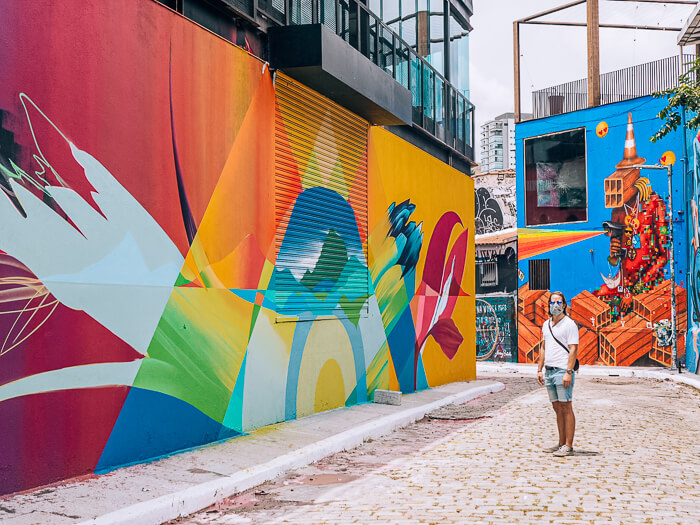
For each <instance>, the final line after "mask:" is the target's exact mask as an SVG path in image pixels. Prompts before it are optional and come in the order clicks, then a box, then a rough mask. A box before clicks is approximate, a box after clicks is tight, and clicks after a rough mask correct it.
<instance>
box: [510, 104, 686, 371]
mask: <svg viewBox="0 0 700 525" xmlns="http://www.w3.org/2000/svg"><path fill="white" fill-rule="evenodd" d="M664 106H665V102H664V101H663V100H656V99H653V98H652V97H643V98H638V99H633V100H629V101H625V102H620V103H616V104H609V105H605V106H600V107H597V108H590V109H586V110H581V111H577V112H572V113H567V114H563V115H557V116H553V117H548V118H544V119H538V120H533V121H528V122H524V123H521V124H518V125H517V126H516V157H517V160H516V172H517V176H516V195H517V210H518V228H519V230H518V250H519V253H518V269H519V272H518V274H519V282H518V284H519V306H518V330H519V361H525V362H527V361H533V360H535V359H536V357H537V348H538V347H537V343H538V341H537V336H538V333H539V330H540V327H541V323H542V322H543V321H544V319H546V304H545V298H544V295H543V292H542V291H541V290H534V289H530V288H531V287H530V284H531V282H530V281H531V276H530V267H531V264H530V263H531V261H533V260H537V259H545V260H549V278H550V282H549V289H551V290H561V291H562V292H563V293H564V294H565V295H566V297H567V299H569V303H570V304H571V306H572V318H574V320H576V321H577V323H578V325H579V326H580V327H581V330H580V332H581V334H580V336H581V347H580V350H579V354H580V356H581V362H582V363H583V364H609V365H623V366H624V365H633V364H635V365H664V364H666V365H667V364H670V355H671V354H670V352H671V350H670V348H669V347H668V346H666V345H667V341H666V342H665V341H663V340H660V339H659V338H658V337H657V335H656V334H657V331H658V330H657V329H658V328H659V323H661V324H663V323H664V322H665V321H667V320H668V319H670V297H671V289H672V288H671V285H670V281H669V279H670V264H669V262H668V261H669V260H670V257H669V255H670V254H669V251H668V249H669V240H668V235H667V230H668V222H665V213H664V212H665V211H666V210H668V204H667V199H668V177H667V172H666V171H665V170H658V171H657V170H638V169H635V168H633V166H635V165H638V164H642V163H643V164H672V165H673V207H674V209H673V218H674V221H673V235H674V247H673V249H674V256H675V269H676V283H677V287H676V294H677V302H678V305H677V311H678V323H677V326H678V334H679V343H678V355H679V357H682V356H683V354H684V353H685V341H684V337H685V333H686V311H687V310H686V302H687V294H686V293H685V286H686V285H687V281H688V280H687V276H686V271H687V253H686V245H687V242H686V235H687V233H686V216H687V212H686V200H687V199H686V196H685V194H684V181H683V171H684V168H683V166H688V164H687V158H684V152H685V151H691V152H692V149H689V150H687V149H686V148H684V144H683V142H684V140H686V139H685V136H684V133H683V131H682V130H678V131H676V132H673V133H671V134H669V135H668V136H666V137H665V138H664V139H662V140H660V141H659V142H657V143H652V142H651V141H650V137H651V136H652V135H653V134H654V133H655V132H656V131H658V129H659V127H660V126H661V123H662V121H661V120H659V119H658V118H657V116H656V115H657V114H658V113H659V111H660V110H661V109H662V108H663V107H664ZM580 128H582V132H583V134H584V135H583V137H585V180H586V187H585V195H584V197H583V199H584V201H587V202H585V204H584V206H583V207H584V208H585V209H584V213H583V214H582V215H581V214H579V217H578V218H579V220H576V221H572V222H566V220H565V219H566V218H571V217H566V218H564V219H561V220H555V221H553V222H556V223H554V224H538V225H536V226H532V225H530V226H528V225H527V223H528V222H529V223H532V222H533V216H532V213H531V215H530V216H529V217H528V216H527V207H528V206H530V209H531V210H532V209H533V202H535V204H536V205H537V206H538V207H539V206H540V205H541V204H545V205H548V204H547V203H543V202H542V201H543V199H542V198H541V195H540V193H539V192H540V190H541V188H542V187H543V185H546V184H547V178H548V175H547V170H548V169H549V170H552V169H557V166H556V165H555V164H556V163H549V164H548V163H539V164H537V165H536V166H534V164H533V163H532V162H530V164H528V166H529V167H527V169H529V170H530V171H529V172H528V173H529V174H528V177H529V179H528V180H530V181H532V180H533V177H534V178H535V182H534V183H533V182H531V184H530V186H528V187H529V188H530V189H531V192H530V197H526V191H525V190H526V184H525V182H526V158H525V157H526V155H525V149H526V144H532V143H533V141H532V140H531V139H533V138H535V137H540V136H542V135H548V134H554V133H560V132H564V131H568V130H576V129H580ZM536 155H537V154H534V153H533V154H529V157H533V156H536ZM684 163H685V164H684ZM552 166H553V167H552ZM559 167H561V165H559ZM535 168H536V169H535ZM562 170H563V168H562ZM535 171H536V172H537V174H536V175H533V173H534V172H535ZM562 172H563V171H562ZM614 178H617V179H618V180H619V184H620V187H624V195H623V193H619V195H617V196H616V195H614V193H615V192H614V191H612V190H611V189H610V188H611V186H610V185H611V184H612V185H614V183H615V182H616V181H613V182H605V181H606V179H614ZM532 184H535V186H532ZM535 187H536V189H537V191H538V197H537V200H536V201H532V200H529V201H528V200H527V199H528V198H529V199H532V198H533V197H532V193H533V191H532V190H533V188H535ZM606 187H607V191H606ZM621 191H622V190H621ZM580 195H583V193H581V194H580ZM580 195H579V197H580ZM606 199H607V200H606ZM616 199H617V200H616ZM577 203H578V204H580V202H579V201H577ZM555 204H556V203H555ZM606 206H607V207H606ZM538 209H539V208H538ZM543 209H545V208H543ZM552 216H554V217H564V215H556V213H553V214H552ZM580 219H583V220H580ZM604 223H606V224H605V226H608V228H607V229H606V228H605V227H604ZM615 228H617V229H615ZM616 233H617V234H616ZM616 243H617V244H616ZM539 284H541V283H538V285H539ZM536 287H538V286H533V287H532V288H536ZM652 310H653V312H652Z"/></svg>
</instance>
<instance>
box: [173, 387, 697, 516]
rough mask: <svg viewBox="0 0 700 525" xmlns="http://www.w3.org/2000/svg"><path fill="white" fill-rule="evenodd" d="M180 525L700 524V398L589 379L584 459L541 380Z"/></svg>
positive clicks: (581, 405)
mask: <svg viewBox="0 0 700 525" xmlns="http://www.w3.org/2000/svg"><path fill="white" fill-rule="evenodd" d="M482 378H484V379H497V380H499V381H502V382H503V383H505V384H506V389H505V390H504V391H502V392H500V393H497V394H491V395H489V396H485V397H482V398H479V399H477V400H474V401H472V402H470V403H467V404H465V405H458V406H452V407H448V408H444V409H441V410H439V411H437V412H434V413H431V414H430V417H427V418H425V419H423V420H421V421H419V422H417V423H415V424H413V425H410V426H409V427H406V428H404V429H401V430H398V431H396V432H394V433H392V434H390V435H388V436H386V437H385V438H382V439H378V440H375V441H371V442H367V443H365V444H364V445H363V446H361V447H358V448H356V449H354V450H351V451H348V452H343V453H339V454H336V455H334V456H330V457H328V458H326V459H324V460H322V461H320V462H318V463H316V464H314V465H311V466H309V467H306V468H303V469H300V470H297V471H295V472H293V473H291V474H290V475H288V476H286V477H282V478H279V479H277V480H275V481H273V482H269V483H266V484H264V485H261V486H258V487H256V488H255V489H251V490H250V491H247V492H244V493H242V494H239V495H237V496H234V497H231V498H227V499H226V500H224V501H222V502H221V503H219V504H217V505H215V506H214V507H211V508H209V509H206V510H204V511H202V512H200V513H198V514H196V515H193V516H190V517H188V518H182V519H179V520H176V521H174V522H172V523H187V524H204V523H207V524H209V523H212V524H238V523H241V524H242V523H251V524H257V523H370V522H379V523H682V524H690V523H700V424H699V422H700V393H699V392H698V391H697V390H695V389H693V388H691V387H687V386H685V385H678V384H674V383H671V382H663V381H658V380H650V379H634V378H621V377H605V378H591V377H579V378H577V382H576V387H575V404H574V407H575V411H576V416H577V421H578V423H577V435H576V440H575V443H574V448H575V450H576V454H575V455H574V456H572V457H567V458H555V457H552V456H551V455H548V454H545V453H543V452H542V451H541V448H542V447H543V446H549V445H551V444H553V443H554V442H555V439H556V438H555V435H554V431H555V420H554V414H553V412H552V410H551V408H550V405H549V402H548V400H547V394H546V392H545V390H544V388H539V387H538V386H537V385H536V383H535V379H534V378H532V377H527V378H525V377H518V376H514V375H513V374H511V375H506V376H503V375H496V374H483V375H482Z"/></svg>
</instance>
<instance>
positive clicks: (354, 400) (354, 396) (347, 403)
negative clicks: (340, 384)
mask: <svg viewBox="0 0 700 525" xmlns="http://www.w3.org/2000/svg"><path fill="white" fill-rule="evenodd" d="M356 404H357V386H355V388H353V389H352V392H350V395H349V396H348V398H347V399H346V400H345V406H346V407H349V406H352V405H356Z"/></svg>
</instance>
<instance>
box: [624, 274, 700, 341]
mask: <svg viewBox="0 0 700 525" xmlns="http://www.w3.org/2000/svg"><path fill="white" fill-rule="evenodd" d="M686 301H687V292H686V290H685V289H683V288H681V287H680V286H678V285H676V314H677V315H678V329H679V330H685V329H686V324H685V321H686V319H687V315H686ZM632 308H633V310H634V313H635V314H637V315H639V316H640V317H642V318H644V319H646V320H647V321H649V322H651V323H655V322H657V321H660V320H662V319H669V320H670V319H671V281H670V280H666V281H664V282H663V283H661V284H659V285H658V286H657V287H656V288H654V289H653V290H649V291H648V292H645V293H643V294H639V295H637V296H635V298H634V300H633V301H632ZM681 321H683V324H681Z"/></svg>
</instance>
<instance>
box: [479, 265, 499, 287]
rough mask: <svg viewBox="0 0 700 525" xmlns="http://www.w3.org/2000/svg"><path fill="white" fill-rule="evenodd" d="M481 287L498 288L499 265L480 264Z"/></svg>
mask: <svg viewBox="0 0 700 525" xmlns="http://www.w3.org/2000/svg"><path fill="white" fill-rule="evenodd" d="M478 266H479V285H480V286H484V287H485V286H498V265H497V263H496V262H484V263H479V265H478Z"/></svg>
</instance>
